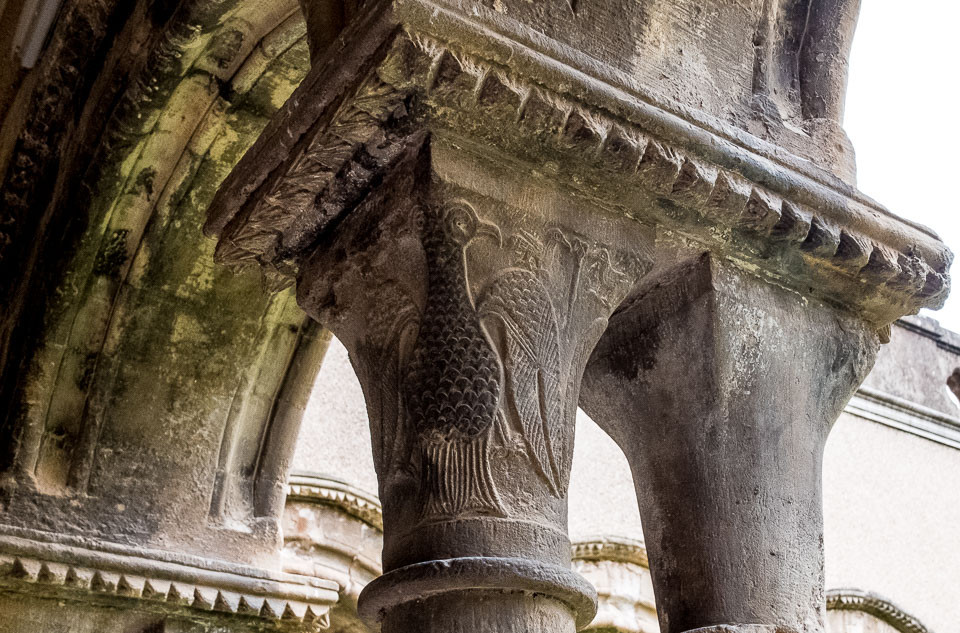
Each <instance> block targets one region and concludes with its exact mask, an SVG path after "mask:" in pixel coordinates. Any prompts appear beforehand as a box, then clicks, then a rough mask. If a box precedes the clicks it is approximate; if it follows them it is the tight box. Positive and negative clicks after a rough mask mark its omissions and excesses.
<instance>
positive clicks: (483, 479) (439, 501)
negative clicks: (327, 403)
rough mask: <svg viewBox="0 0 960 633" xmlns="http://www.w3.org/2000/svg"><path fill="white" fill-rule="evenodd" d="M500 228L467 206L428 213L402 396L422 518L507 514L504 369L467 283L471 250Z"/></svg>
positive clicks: (498, 232) (498, 234)
mask: <svg viewBox="0 0 960 633" xmlns="http://www.w3.org/2000/svg"><path fill="white" fill-rule="evenodd" d="M480 234H487V235H492V236H494V237H496V239H497V240H500V239H501V238H500V231H499V229H498V228H497V227H496V226H494V225H492V224H488V223H485V222H481V221H480V220H479V218H477V216H476V213H475V212H474V211H473V210H472V209H470V208H469V207H466V206H465V205H456V206H453V207H450V208H448V209H446V210H445V211H441V210H437V209H433V208H428V209H426V210H425V213H424V225H423V245H424V252H425V256H426V265H427V297H426V303H425V305H424V309H423V317H422V319H421V322H420V331H419V333H418V335H417V340H416V343H415V344H414V349H413V357H412V360H411V362H410V365H409V366H408V368H407V376H406V380H405V382H404V393H405V397H406V401H407V404H408V407H409V411H410V415H411V419H412V422H413V424H414V426H415V429H416V432H417V438H418V442H419V445H420V461H421V479H420V486H421V494H422V497H423V507H422V512H421V518H422V519H423V520H431V519H436V518H442V517H446V516H463V515H464V514H470V513H474V514H488V515H489V514H493V515H500V516H502V515H504V514H505V513H504V511H503V508H502V505H501V502H500V498H499V495H498V493H497V489H496V485H495V484H494V481H493V478H492V476H491V474H490V456H489V443H490V436H491V432H492V430H493V426H494V423H495V421H496V419H497V412H498V410H499V407H500V391H501V382H502V369H501V366H500V361H499V359H498V357H497V354H496V352H495V350H494V349H493V346H492V344H491V343H490V341H489V339H488V338H487V336H486V334H485V332H484V331H483V328H482V326H481V324H480V318H479V316H478V314H477V310H476V308H475V306H474V304H473V300H472V298H471V296H470V292H469V289H468V285H467V276H466V258H465V249H466V247H467V245H468V244H469V243H470V241H471V240H472V239H474V238H475V237H476V236H478V235H480Z"/></svg>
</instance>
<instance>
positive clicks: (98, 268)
mask: <svg viewBox="0 0 960 633" xmlns="http://www.w3.org/2000/svg"><path fill="white" fill-rule="evenodd" d="M129 233H130V231H129V230H128V229H117V230H116V231H114V232H113V233H112V234H111V235H110V237H109V238H108V239H107V243H106V244H105V245H104V246H103V247H102V248H101V249H100V252H99V253H97V258H96V260H95V262H94V264H93V274H95V275H100V276H104V277H110V278H112V279H117V278H118V277H119V276H120V271H121V269H122V268H123V265H124V264H125V263H126V262H127V257H128V254H127V235H128V234H129Z"/></svg>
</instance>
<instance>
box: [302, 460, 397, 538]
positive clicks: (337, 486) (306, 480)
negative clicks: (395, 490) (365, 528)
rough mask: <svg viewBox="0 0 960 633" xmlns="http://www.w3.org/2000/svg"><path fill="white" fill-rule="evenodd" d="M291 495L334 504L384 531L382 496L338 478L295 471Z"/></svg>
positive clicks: (305, 499)
mask: <svg viewBox="0 0 960 633" xmlns="http://www.w3.org/2000/svg"><path fill="white" fill-rule="evenodd" d="M287 499H288V500H290V501H310V502H314V503H322V504H324V505H330V506H334V507H336V508H338V509H340V510H342V511H343V512H345V513H347V514H349V515H350V516H352V517H354V518H357V519H359V520H361V521H363V522H364V523H366V524H367V525H369V526H371V527H374V528H376V529H378V530H380V531H383V512H382V510H381V508H380V501H379V499H377V498H376V497H374V496H372V495H369V494H367V493H365V492H363V491H362V490H360V489H359V488H356V487H354V486H351V485H350V484H347V483H344V482H342V481H339V480H337V479H330V478H328V477H323V476H321V475H313V474H307V473H295V474H292V475H290V482H289V484H288V486H287Z"/></svg>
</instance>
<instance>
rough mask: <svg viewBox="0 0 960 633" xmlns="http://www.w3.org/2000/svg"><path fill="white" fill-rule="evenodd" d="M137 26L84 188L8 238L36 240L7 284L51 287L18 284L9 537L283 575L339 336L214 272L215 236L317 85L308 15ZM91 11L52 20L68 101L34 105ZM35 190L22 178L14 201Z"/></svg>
mask: <svg viewBox="0 0 960 633" xmlns="http://www.w3.org/2000/svg"><path fill="white" fill-rule="evenodd" d="M141 9H142V7H140V6H139V5H138V6H137V7H135V8H133V9H132V13H131V14H129V15H126V16H125V17H126V22H123V23H122V25H121V28H120V29H119V31H117V32H113V33H112V34H110V33H99V35H102V36H103V37H106V38H109V37H114V38H117V39H123V38H127V39H129V40H132V41H136V38H137V37H141V38H144V39H145V41H137V42H136V43H137V44H138V45H139V46H140V48H136V47H134V48H133V49H132V50H131V52H130V57H131V60H128V61H129V63H128V67H127V68H126V72H127V75H125V76H124V77H123V81H125V82H126V83H125V84H124V85H123V87H122V89H120V90H118V91H116V94H115V95H113V96H112V101H109V103H108V105H107V106H106V107H105V105H104V104H102V103H86V104H85V105H84V113H85V114H84V115H83V116H88V113H90V112H94V113H96V114H97V115H98V116H103V117H104V119H105V121H106V122H105V124H104V125H103V127H102V129H99V130H98V129H97V128H96V126H93V125H88V126H87V127H85V128H83V130H81V131H78V132H76V133H77V134H80V133H81V132H83V133H86V134H89V135H92V136H93V138H89V139H86V144H87V146H89V153H90V165H91V166H90V168H89V169H83V170H82V171H83V172H84V174H85V176H84V181H83V182H67V181H65V177H64V178H59V177H58V179H57V182H56V186H54V187H53V194H52V197H51V196H48V195H46V194H48V193H50V192H46V191H42V190H36V191H30V192H27V193H26V194H24V195H22V196H21V201H22V202H23V205H24V207H23V208H24V209H25V210H26V211H25V212H24V213H25V214H27V211H30V210H31V209H32V210H35V211H37V212H38V213H39V210H40V209H43V210H44V211H43V213H44V214H46V215H45V217H44V219H43V222H41V223H40V224H39V225H37V226H27V225H28V224H29V222H26V220H24V223H21V224H20V225H16V229H17V230H19V231H20V235H13V233H11V235H12V236H13V237H16V238H18V239H24V240H25V239H28V238H29V239H33V240H34V243H33V244H32V245H25V243H24V244H20V246H19V247H18V248H19V251H17V250H16V249H14V250H7V251H5V253H4V255H7V257H4V258H3V259H2V263H3V266H4V268H7V267H8V266H12V264H13V263H14V262H15V259H16V258H15V257H14V255H17V254H18V253H19V255H22V259H21V261H22V262H23V264H24V265H25V266H28V268H27V270H26V272H27V274H25V275H23V276H24V277H30V276H31V275H33V277H34V286H33V288H34V289H35V290H36V293H35V295H36V296H31V295H30V293H25V292H23V288H26V287H27V286H26V285H25V284H27V283H28V282H27V281H23V280H19V281H17V280H14V281H15V283H13V286H17V284H19V285H20V288H19V290H17V288H14V289H13V290H12V291H11V295H10V296H11V297H13V298H15V299H16V301H15V302H11V303H10V304H8V305H11V306H12V307H13V308H14V309H12V310H11V315H10V317H9V321H6V322H5V323H4V328H3V331H2V334H3V337H2V339H3V340H2V341H0V344H2V352H3V354H2V357H3V360H5V361H6V362H5V364H4V366H3V367H2V370H3V374H4V380H3V384H4V385H5V389H6V391H4V394H3V395H4V396H6V395H7V394H9V395H10V396H11V397H9V398H3V401H5V402H8V401H9V402H12V403H13V404H12V406H11V408H10V409H9V410H8V411H4V412H2V414H3V419H2V420H0V422H2V424H0V436H2V437H3V438H4V442H3V444H4V445H5V450H4V455H3V457H2V459H0V471H2V472H3V473H4V482H5V486H4V490H5V492H4V495H3V500H4V501H5V503H6V505H7V506H8V509H9V510H10V511H9V512H7V513H6V516H5V518H4V521H5V522H10V523H16V524H18V525H20V526H21V527H36V526H46V527H47V528H48V529H51V530H55V531H62V532H66V533H76V534H86V533H87V532H88V531H89V529H91V528H90V525H89V521H88V520H87V519H86V518H85V517H89V516H96V517H97V521H98V522H99V524H98V525H97V526H96V527H95V528H92V529H94V530H95V531H96V532H97V533H98V534H100V535H101V536H102V537H104V538H107V537H109V536H110V535H114V536H115V535H118V534H122V535H124V537H125V538H128V539H131V540H133V541H135V542H141V543H177V547H178V548H182V549H184V550H186V551H192V552H193V553H196V554H205V553H207V552H209V551H210V549H209V548H210V546H211V545H212V544H214V543H217V544H218V545H219V546H218V547H217V549H216V551H218V554H221V555H224V556H225V557H228V558H229V557H233V558H234V559H235V560H237V561H243V562H251V563H256V562H258V561H264V562H267V561H270V564H271V565H275V564H276V563H275V562H272V554H273V553H274V552H275V548H276V544H277V542H278V539H279V534H278V530H279V520H280V513H281V511H282V507H283V496H284V493H285V486H284V479H285V476H286V469H287V468H288V466H289V458H290V456H291V454H292V450H293V438H295V437H296V432H297V427H298V425H299V419H300V415H301V414H302V410H303V408H304V406H305V405H306V399H307V396H308V395H309V387H310V386H311V385H312V382H313V378H314V375H315V373H316V370H317V368H318V367H319V364H320V360H321V359H322V356H323V352H324V350H325V346H326V341H327V338H326V335H325V333H324V332H323V331H322V329H321V328H320V327H319V326H317V325H316V324H314V323H313V322H311V321H310V320H309V319H306V318H305V317H304V316H303V314H302V312H301V311H300V310H299V308H297V306H296V304H295V301H294V299H293V296H292V293H290V292H282V293H277V294H274V295H272V296H268V295H267V293H265V292H263V287H262V280H261V279H260V277H259V276H258V275H257V274H254V273H247V274H242V275H239V276H237V275H233V274H232V273H230V272H229V271H226V270H223V269H222V267H218V266H215V265H214V264H213V261H212V260H213V258H212V252H213V247H214V242H213V241H212V240H209V239H207V238H205V237H203V235H202V233H201V225H202V223H203V216H204V213H205V210H206V207H207V204H208V203H209V201H210V199H211V198H212V196H213V194H214V192H215V191H216V189H217V187H218V186H219V183H220V181H221V180H222V179H223V177H224V176H225V175H226V174H227V173H228V172H229V171H230V169H231V168H232V167H233V165H234V164H235V163H236V161H237V160H239V158H240V157H241V156H242V155H243V153H244V152H245V151H246V149H247V148H248V147H249V146H250V145H251V144H252V142H253V141H254V140H255V139H256V137H257V136H258V135H259V133H260V131H261V130H262V128H263V127H264V125H265V124H266V122H267V120H268V119H269V118H270V117H271V115H272V114H273V113H274V112H275V111H276V110H277V109H278V108H279V107H280V106H281V105H282V104H283V103H284V102H285V101H286V99H287V98H288V97H289V95H290V94H291V93H292V92H293V90H294V89H295V88H296V86H297V85H298V84H299V82H300V81H301V79H302V78H303V76H304V75H305V74H306V72H307V70H308V69H309V51H308V47H307V33H306V27H305V24H304V21H303V17H302V15H301V13H300V9H299V6H298V3H297V2H296V1H295V0H278V1H277V2H270V3H264V2H253V1H249V0H230V1H215V0H196V1H194V2H190V3H184V4H182V5H181V6H179V7H178V8H177V10H176V11H175V12H174V13H173V14H172V15H170V16H158V15H153V14H148V13H147V12H142V11H141ZM85 10H89V7H86V9H85V8H84V7H80V8H79V9H76V10H73V11H72V12H71V13H70V14H68V15H66V16H64V17H63V19H62V22H61V23H58V26H57V31H56V32H55V33H54V35H53V36H52V40H51V44H50V46H49V47H48V50H47V53H46V54H47V55H48V56H53V58H52V59H50V58H45V59H44V60H43V61H42V62H41V67H40V68H39V69H38V72H39V73H41V75H40V81H41V82H42V81H49V82H50V83H51V84H52V87H51V86H47V87H46V88H44V87H43V86H41V87H40V88H38V89H37V91H39V92H43V90H48V91H49V90H53V89H55V88H56V85H55V84H56V82H57V81H61V82H62V78H59V79H58V78H57V77H55V76H53V75H54V74H55V73H54V72H53V71H52V70H50V69H51V68H52V69H56V68H57V65H58V64H61V65H62V64H66V63H68V62H69V61H70V60H71V59H73V58H78V57H79V56H80V54H79V53H78V52H77V51H78V50H79V49H78V47H82V45H83V43H82V42H77V41H74V39H71V38H73V37H74V36H75V31H76V30H77V29H78V28H79V27H77V25H76V24H74V23H73V22H77V21H79V22H81V23H89V22H91V20H92V19H93V18H92V17H91V15H92V14H90V13H84V11H85ZM335 13H336V11H335ZM339 13H342V11H340V12H339ZM94 17H96V16H94ZM100 17H101V18H103V17H104V16H100ZM104 19H106V18H104ZM114 19H120V20H122V19H124V17H116V16H114ZM340 19H342V15H341V18H340ZM71 20H72V21H73V22H71ZM85 20H86V22H84V21H85ZM158 20H159V21H162V22H164V25H163V27H162V28H158V27H157V26H156V21H158ZM107 21H108V20H107ZM335 26H336V24H333V26H332V27H331V29H332V30H331V32H330V33H325V34H319V35H314V36H313V37H320V38H322V37H332V36H333V35H335ZM114 48H116V46H115V47H114ZM70 55H72V57H70ZM100 62H101V64H102V66H103V67H102V68H99V67H98V68H95V69H94V71H96V72H101V71H102V72H103V73H104V75H108V76H110V77H113V76H114V75H110V74H109V73H108V72H107V71H108V70H110V71H115V70H116V69H117V68H121V67H122V66H123V64H124V62H125V60H123V59H112V58H111V59H107V60H105V61H104V60H100ZM94 65H96V64H94ZM44 68H46V69H47V70H46V71H45V70H44ZM81 70H82V68H81ZM88 70H89V69H88ZM44 72H46V73H47V74H43V73H44ZM25 85H26V84H25ZM60 88H61V90H63V86H61V87H60ZM86 96H87V98H88V100H89V101H96V100H99V99H104V100H107V98H108V97H110V95H109V94H108V93H105V92H104V91H97V90H90V92H89V93H87V95H86ZM76 98H80V96H79V95H78V96H76ZM47 114H48V113H46V112H41V113H39V114H38V116H41V117H42V116H45V115H47ZM54 114H56V113H53V114H50V116H51V117H52V116H54ZM60 114H63V113H62V112H61V113H60ZM67 114H69V113H67ZM47 124H48V125H52V124H53V122H51V121H47ZM31 129H32V128H31V122H30V121H27V122H26V123H25V124H24V128H23V130H21V133H20V136H21V137H22V138H21V139H20V140H19V141H18V142H17V144H16V145H15V147H14V148H13V150H12V151H13V153H12V154H11V157H10V164H11V165H15V166H17V165H21V164H28V163H29V164H30V165H32V167H31V168H32V169H34V170H35V171H36V170H40V171H42V169H43V168H44V165H41V164H39V163H37V161H33V163H30V162H29V161H26V160H25V159H24V156H26V155H27V154H28V153H29V152H28V150H29V147H28V146H29V143H25V142H24V139H25V138H29V137H30V135H31V134H32V132H31ZM73 140H74V142H76V139H73ZM54 149H55V148H54ZM62 160H63V161H66V160H67V157H64V158H63V159H62ZM47 167H48V168H49V167H50V166H49V165H47ZM21 171H22V170H21ZM63 171H66V170H63ZM78 171H79V170H78ZM32 177H38V174H37V173H34V172H30V171H29V170H27V171H26V172H23V173H20V174H19V176H16V177H14V176H9V175H8V178H7V180H6V181H5V182H4V186H3V190H2V193H3V194H4V196H5V197H6V199H10V196H11V195H13V194H14V193H17V191H16V190H15V189H16V188H15V186H14V185H16V184H17V182H19V180H17V178H19V179H20V180H22V179H29V178H32ZM21 193H22V192H21ZM14 211H15V209H14ZM4 231H5V232H6V231H7V229H6V228H5V229H4ZM30 231H34V234H30ZM58 232H59V233H58ZM4 237H5V238H6V237H7V235H6V233H5V235H4ZM18 244H19V242H18ZM52 249H56V253H53V252H51V250H52ZM20 251H22V252H20ZM61 253H62V255H61ZM55 255H56V256H55ZM53 260H56V265H55V266H54V265H53ZM30 262H33V263H36V264H37V265H38V270H39V272H36V273H35V274H34V271H33V269H32V268H29V264H30ZM6 272H7V270H5V271H4V273H6ZM40 275H43V276H44V280H43V285H41V284H40V283H37V278H38V277H39V276H40ZM7 279H12V277H5V280H7ZM3 290H7V287H6V286H4V288H3ZM31 315H33V316H34V317H35V318H33V319H31V318H30V317H31ZM41 316H42V319H41ZM18 317H19V318H18ZM22 324H25V325H22ZM224 530H226V532H224ZM224 534H227V535H228V536H227V538H226V539H224ZM224 541H226V546H223V543H224Z"/></svg>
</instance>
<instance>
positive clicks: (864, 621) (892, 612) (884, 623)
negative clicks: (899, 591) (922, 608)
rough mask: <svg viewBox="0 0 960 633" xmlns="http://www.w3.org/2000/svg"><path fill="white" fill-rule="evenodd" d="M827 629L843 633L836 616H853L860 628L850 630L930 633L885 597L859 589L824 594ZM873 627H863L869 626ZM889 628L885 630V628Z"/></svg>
mask: <svg viewBox="0 0 960 633" xmlns="http://www.w3.org/2000/svg"><path fill="white" fill-rule="evenodd" d="M827 611H828V614H830V615H828V625H829V626H828V629H829V630H830V632H831V633H845V631H846V629H845V628H839V627H842V626H843V625H844V622H843V621H842V620H841V618H839V617H835V616H837V615H840V614H849V613H854V614H857V615H858V616H859V617H858V618H857V620H858V621H857V624H859V625H860V626H861V627H863V628H857V629H854V630H857V631H861V630H863V631H864V632H865V633H874V632H876V633H886V631H888V630H890V631H896V632H897V633H930V629H928V628H927V627H926V626H924V625H923V624H922V623H921V622H920V620H918V619H917V618H915V617H913V616H912V615H910V614H909V613H907V612H905V611H903V610H902V609H900V607H898V606H897V605H895V604H894V603H892V602H890V601H889V600H887V599H886V598H883V597H881V596H878V595H876V594H873V593H868V592H865V591H860V590H859V589H834V590H831V591H828V592H827ZM871 622H872V623H874V625H875V626H876V627H877V628H867V627H869V626H870V623H871ZM887 627H889V629H888V628H887Z"/></svg>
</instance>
